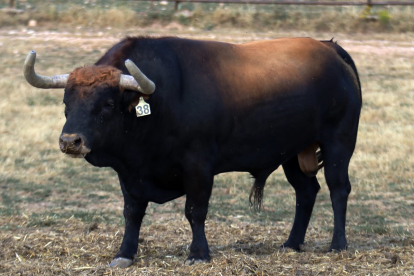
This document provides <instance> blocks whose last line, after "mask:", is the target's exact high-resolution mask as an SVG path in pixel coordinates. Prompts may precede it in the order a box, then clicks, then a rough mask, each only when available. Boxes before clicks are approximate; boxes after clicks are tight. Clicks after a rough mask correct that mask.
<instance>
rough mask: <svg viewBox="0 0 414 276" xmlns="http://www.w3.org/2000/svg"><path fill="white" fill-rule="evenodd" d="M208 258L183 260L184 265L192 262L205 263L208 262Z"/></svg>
mask: <svg viewBox="0 0 414 276" xmlns="http://www.w3.org/2000/svg"><path fill="white" fill-rule="evenodd" d="M208 262H209V260H200V259H187V260H186V261H185V265H193V264H205V263H208Z"/></svg>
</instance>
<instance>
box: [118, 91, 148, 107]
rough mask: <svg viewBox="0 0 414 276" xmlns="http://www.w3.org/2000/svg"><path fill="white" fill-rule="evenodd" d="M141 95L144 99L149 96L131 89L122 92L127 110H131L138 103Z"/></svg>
mask: <svg viewBox="0 0 414 276" xmlns="http://www.w3.org/2000/svg"><path fill="white" fill-rule="evenodd" d="M140 97H143V98H144V100H147V99H148V98H149V95H145V94H143V93H140V92H137V91H132V90H125V91H124V93H123V100H122V101H123V103H124V106H125V107H126V108H127V109H128V111H129V112H132V111H133V110H134V109H135V107H136V106H137V104H138V103H139V98H140Z"/></svg>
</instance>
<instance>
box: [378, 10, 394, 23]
mask: <svg viewBox="0 0 414 276" xmlns="http://www.w3.org/2000/svg"><path fill="white" fill-rule="evenodd" d="M391 18H392V17H391V15H390V14H389V13H388V10H381V11H378V19H379V21H380V22H381V24H383V25H388V24H390V20H391Z"/></svg>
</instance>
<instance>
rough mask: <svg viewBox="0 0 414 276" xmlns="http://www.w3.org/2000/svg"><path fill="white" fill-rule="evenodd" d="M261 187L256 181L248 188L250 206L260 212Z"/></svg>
mask: <svg viewBox="0 0 414 276" xmlns="http://www.w3.org/2000/svg"><path fill="white" fill-rule="evenodd" d="M263 188H264V187H263V186H258V185H257V182H255V183H254V185H253V187H252V189H251V190H250V195H249V202H250V207H251V208H253V209H254V210H255V211H256V212H260V210H261V209H262V201H263Z"/></svg>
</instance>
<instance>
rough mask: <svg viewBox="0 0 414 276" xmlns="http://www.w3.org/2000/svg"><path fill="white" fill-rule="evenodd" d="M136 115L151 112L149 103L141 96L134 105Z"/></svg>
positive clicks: (144, 114)
mask: <svg viewBox="0 0 414 276" xmlns="http://www.w3.org/2000/svg"><path fill="white" fill-rule="evenodd" d="M135 111H136V112H137V117H142V116H147V115H150V114H151V108H150V105H149V104H148V103H147V102H145V101H144V98H143V97H139V103H138V104H137V106H136V107H135Z"/></svg>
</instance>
